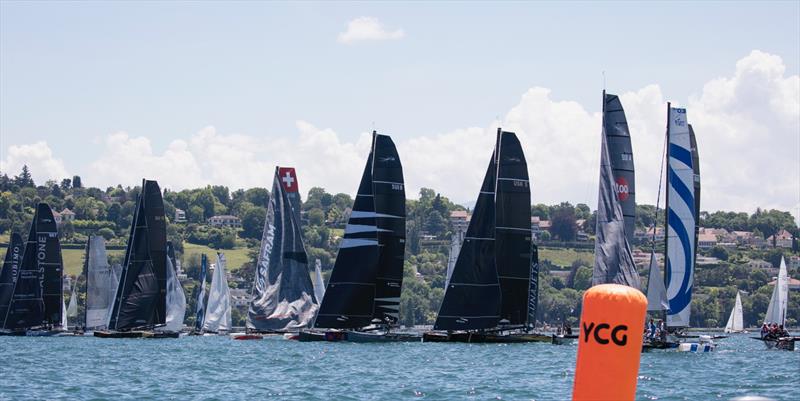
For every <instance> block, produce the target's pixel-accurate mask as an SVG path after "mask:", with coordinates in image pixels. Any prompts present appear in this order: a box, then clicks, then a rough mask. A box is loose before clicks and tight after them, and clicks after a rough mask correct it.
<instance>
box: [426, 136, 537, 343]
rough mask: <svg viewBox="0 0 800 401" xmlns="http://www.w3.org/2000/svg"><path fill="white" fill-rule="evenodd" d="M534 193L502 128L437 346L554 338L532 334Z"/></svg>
mask: <svg viewBox="0 0 800 401" xmlns="http://www.w3.org/2000/svg"><path fill="white" fill-rule="evenodd" d="M530 204H531V193H530V184H529V181H528V165H527V162H526V161H525V154H524V152H523V151H522V145H521V144H520V142H519V139H517V136H516V135H515V134H514V133H513V132H507V131H503V130H502V129H498V130H497V138H496V141H495V146H494V151H493V152H492V157H491V159H490V160H489V166H488V168H487V169H486V175H485V176H484V179H483V184H482V186H481V189H480V192H479V195H478V201H477V202H476V204H475V209H474V212H473V214H472V219H471V220H470V222H469V226H468V227H467V232H466V234H465V236H464V241H463V243H462V244H461V249H460V251H459V253H458V257H457V259H456V262H455V265H454V267H453V271H452V274H451V275H450V279H449V281H448V285H447V289H446V291H445V294H444V299H443V300H442V305H441V306H440V308H439V314H438V315H437V317H436V322H435V324H434V326H433V328H434V331H432V332H428V333H425V334H423V338H424V341H433V342H472V343H474V342H483V343H486V342H491V343H495V342H502V343H505V342H530V341H551V337H550V336H542V335H538V334H535V333H531V332H530V329H531V328H532V325H533V322H532V321H531V315H530V313H529V312H530V311H529V306H530V304H529V298H530V296H531V288H532V287H531V277H532V276H533V274H532V267H533V266H535V264H534V261H533V258H532V252H531V251H532V249H534V248H532V247H531V235H532V233H531V225H530V224H531V211H530Z"/></svg>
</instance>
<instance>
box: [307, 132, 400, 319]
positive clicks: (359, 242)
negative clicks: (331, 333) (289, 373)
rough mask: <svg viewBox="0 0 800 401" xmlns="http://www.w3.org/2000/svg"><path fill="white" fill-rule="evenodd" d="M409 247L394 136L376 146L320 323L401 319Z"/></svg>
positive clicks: (374, 142)
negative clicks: (404, 255)
mask: <svg viewBox="0 0 800 401" xmlns="http://www.w3.org/2000/svg"><path fill="white" fill-rule="evenodd" d="M404 250H405V185H404V184H403V170H402V165H401V164H400V158H399V156H398V154H397V149H396V148H395V146H394V143H393V142H392V140H391V138H390V137H388V136H386V135H378V133H376V132H374V131H373V133H372V147H371V151H370V154H369V157H368V158H367V164H366V166H365V167H364V173H363V174H362V176H361V184H360V185H359V188H358V193H357V194H356V199H355V202H354V203H353V211H352V213H351V214H350V219H349V220H348V222H347V226H346V227H345V232H344V239H343V240H342V243H341V245H340V246H339V254H338V256H337V257H336V262H335V264H334V266H333V271H332V272H331V277H330V279H329V281H328V287H327V289H326V290H325V298H324V299H323V300H322V304H321V305H320V310H319V315H318V316H317V320H316V322H315V326H316V327H326V328H360V327H364V326H367V325H369V324H370V323H371V321H372V320H373V319H378V320H381V321H382V322H387V323H393V322H396V321H397V318H398V310H399V298H400V291H401V287H402V280H403V276H402V274H403V273H402V272H403V270H402V269H403V253H404Z"/></svg>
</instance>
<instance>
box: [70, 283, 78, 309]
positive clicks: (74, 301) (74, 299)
mask: <svg viewBox="0 0 800 401" xmlns="http://www.w3.org/2000/svg"><path fill="white" fill-rule="evenodd" d="M75 281H76V283H75V285H73V286H72V292H71V293H70V294H69V306H67V317H77V316H78V294H77V293H76V292H77V291H76V290H77V288H78V283H77V280H75Z"/></svg>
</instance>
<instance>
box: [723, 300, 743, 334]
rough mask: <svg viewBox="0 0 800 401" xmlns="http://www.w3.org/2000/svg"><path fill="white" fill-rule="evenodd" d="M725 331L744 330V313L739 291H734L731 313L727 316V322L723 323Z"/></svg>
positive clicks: (737, 331)
mask: <svg viewBox="0 0 800 401" xmlns="http://www.w3.org/2000/svg"><path fill="white" fill-rule="evenodd" d="M725 332H726V333H742V332H744V314H743V313H742V296H741V294H739V291H736V302H734V304H733V309H732V310H731V315H730V316H729V317H728V323H727V324H726V325H725Z"/></svg>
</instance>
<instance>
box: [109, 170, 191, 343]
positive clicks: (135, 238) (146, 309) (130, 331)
mask: <svg viewBox="0 0 800 401" xmlns="http://www.w3.org/2000/svg"><path fill="white" fill-rule="evenodd" d="M166 248H167V226H166V216H165V215H164V201H163V199H162V197H161V189H160V188H159V186H158V183H157V182H156V181H150V180H142V187H141V193H140V194H139V199H138V201H137V205H136V209H135V211H134V215H133V222H132V224H131V232H130V235H129V237H128V246H127V248H126V249H125V262H124V264H123V266H122V272H121V277H120V282H119V285H118V286H117V291H116V294H115V297H114V302H113V306H112V311H111V316H110V319H109V322H108V329H107V330H104V331H95V332H94V336H95V337H103V338H137V337H139V338H142V337H143V338H167V337H170V338H177V337H178V333H177V332H164V331H156V330H155V328H157V327H159V326H163V325H164V324H165V323H166V319H167V267H168V264H167V259H168V257H167V249H166Z"/></svg>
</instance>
